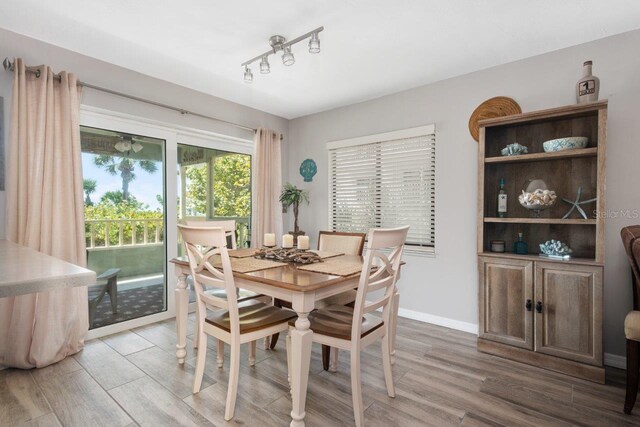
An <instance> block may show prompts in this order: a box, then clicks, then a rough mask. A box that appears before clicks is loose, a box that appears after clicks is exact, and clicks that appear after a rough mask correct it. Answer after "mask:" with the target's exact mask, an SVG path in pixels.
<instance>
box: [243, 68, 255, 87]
mask: <svg viewBox="0 0 640 427" xmlns="http://www.w3.org/2000/svg"><path fill="white" fill-rule="evenodd" d="M252 81H253V73H252V72H251V68H249V67H247V66H246V65H245V66H244V82H245V83H251V82H252Z"/></svg>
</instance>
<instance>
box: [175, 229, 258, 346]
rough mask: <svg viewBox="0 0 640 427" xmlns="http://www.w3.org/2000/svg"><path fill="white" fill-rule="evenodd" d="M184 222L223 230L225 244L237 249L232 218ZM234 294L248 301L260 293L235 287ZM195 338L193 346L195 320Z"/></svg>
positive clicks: (214, 291) (221, 294) (217, 292)
mask: <svg viewBox="0 0 640 427" xmlns="http://www.w3.org/2000/svg"><path fill="white" fill-rule="evenodd" d="M184 223H185V224H186V225H188V226H192V227H218V228H222V229H223V230H224V234H225V239H226V241H227V244H229V242H230V243H231V249H237V246H238V245H237V242H236V221H235V220H234V219H230V220H221V221H204V220H189V219H188V220H185V221H184ZM206 292H207V293H209V294H211V295H213V296H215V297H218V298H226V297H227V293H226V291H225V290H224V289H210V290H208V291H206ZM236 296H237V297H238V302H244V301H248V300H251V299H254V298H259V297H261V296H262V295H260V294H256V293H255V292H251V291H247V290H246V289H240V288H238V289H236ZM197 317H198V304H196V318H197ZM195 337H196V338H195V339H194V340H193V348H198V339H197V337H198V323H197V322H196V330H195Z"/></svg>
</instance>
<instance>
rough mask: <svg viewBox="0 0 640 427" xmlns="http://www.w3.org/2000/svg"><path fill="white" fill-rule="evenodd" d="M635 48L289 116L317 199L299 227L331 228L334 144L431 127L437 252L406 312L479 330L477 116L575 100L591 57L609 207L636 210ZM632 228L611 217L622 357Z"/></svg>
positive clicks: (638, 35)
mask: <svg viewBox="0 0 640 427" xmlns="http://www.w3.org/2000/svg"><path fill="white" fill-rule="evenodd" d="M638 46H640V31H634V32H630V33H626V34H622V35H618V36H615V37H610V38H606V39H602V40H598V41H594V42H591V43H587V44H584V45H580V46H576V47H572V48H568V49H564V50H561V51H557V52H552V53H549V54H545V55H541V56H537V57H533V58H529V59H526V60H522V61H518V62H515V63H511V64H506V65H501V66H497V67H494V68H490V69H486V70H483V71H479V72H475V73H472V74H468V75H464V76H460V77H456V78H452V79H449V80H445V81H441V82H438V83H434V84H431V85H427V86H422V87H418V88H415V89H411V90H407V91H404V92H400V93H396V94H393V95H389V96H385V97H382V98H378V99H375V100H371V101H367V102H363V103H360V104H355V105H350V106H347V107H343V108H338V109H334V110H331V111H327V112H323V113H319V114H314V115H310V116H306V117H302V118H298V119H294V120H292V121H291V123H290V127H289V129H290V139H291V145H290V147H291V152H290V154H289V155H290V171H289V176H290V177H292V179H293V181H294V182H295V183H296V184H298V185H301V186H302V187H304V188H307V189H309V191H310V196H311V205H310V207H306V206H305V207H302V208H301V214H300V216H301V227H302V229H304V230H305V231H307V232H308V233H309V234H310V235H311V236H312V237H313V238H314V239H315V238H316V237H317V232H318V230H320V229H325V228H326V227H327V221H328V213H327V192H328V184H327V162H328V159H327V151H326V148H325V144H326V143H327V142H328V141H333V140H340V139H344V138H351V137H357V136H362V135H368V134H375V133H380V132H387V131H393V130H398V129H404V128H410V127H415V126H421V125H426V124H430V123H435V125H436V132H437V148H436V153H437V163H436V165H437V166H436V169H437V172H436V189H437V190H436V242H437V243H436V245H437V246H436V251H437V255H436V256H435V257H433V258H425V257H415V256H408V257H406V259H407V266H406V269H405V270H404V271H403V278H402V281H401V283H400V291H401V301H400V306H401V307H402V308H404V309H405V310H411V311H413V313H409V314H412V315H414V316H416V317H420V318H423V319H425V320H431V321H435V322H441V323H445V324H450V325H452V326H454V327H458V328H462V329H469V330H471V329H474V328H476V326H475V325H477V323H478V320H477V316H478V310H477V271H476V249H475V242H476V240H475V235H476V224H475V211H476V192H477V190H476V173H477V166H476V158H477V152H476V149H477V143H476V142H475V141H474V140H473V139H472V138H471V136H470V135H469V131H468V128H467V123H468V120H469V116H470V114H471V112H472V111H473V109H474V108H475V107H476V106H477V105H478V104H479V103H481V102H482V101H484V100H485V99H487V98H491V97H493V96H498V95H505V96H510V97H513V98H514V99H515V100H516V101H518V103H519V104H520V106H521V107H522V109H523V111H532V110H538V109H545V108H551V107H558V106H562V105H567V104H573V103H575V92H574V85H575V83H576V81H577V80H578V79H579V78H580V77H581V72H582V70H581V68H582V62H583V61H584V60H587V59H591V60H593V61H594V74H596V75H597V76H599V77H600V80H601V82H602V86H601V90H600V97H601V99H605V98H607V99H609V128H608V136H609V139H608V142H609V146H608V157H607V191H606V194H607V208H608V209H609V210H610V211H614V212H615V211H620V210H626V209H629V210H633V209H640V190H639V189H638V184H637V179H635V178H634V175H635V171H637V168H638V164H639V162H640V137H639V135H640V120H638V118H637V115H638V112H640V55H639V54H638ZM434 60H436V61H437V58H434ZM363 72H366V70H363ZM389 78H390V79H391V78H394V76H389ZM309 157H310V158H312V159H314V160H315V161H316V162H317V164H318V174H317V175H316V176H315V178H314V179H313V182H311V183H304V182H303V180H302V177H301V176H300V174H299V172H298V168H299V166H300V162H302V160H304V159H305V158H309ZM634 223H640V218H636V219H625V218H616V219H611V220H609V221H608V223H607V226H606V252H607V254H606V256H607V264H606V269H605V333H604V336H605V351H606V352H608V353H611V354H617V355H623V354H624V334H623V320H624V316H625V314H626V313H627V311H628V310H629V309H630V308H631V288H630V276H629V274H630V273H629V268H628V266H627V260H626V259H625V255H624V252H623V248H622V245H621V243H620V237H619V232H620V228H621V227H623V226H625V225H629V224H634ZM405 313H406V312H405ZM476 330H477V329H476ZM609 359H610V360H611V357H610V356H609ZM614 359H615V358H614ZM618 361H620V360H619V359H618Z"/></svg>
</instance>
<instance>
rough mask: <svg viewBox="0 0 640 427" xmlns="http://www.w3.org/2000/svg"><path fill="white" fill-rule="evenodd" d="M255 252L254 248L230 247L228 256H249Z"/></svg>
mask: <svg viewBox="0 0 640 427" xmlns="http://www.w3.org/2000/svg"><path fill="white" fill-rule="evenodd" d="M255 253H256V250H255V249H254V248H244V249H231V250H230V251H229V257H230V258H249V257H252V256H253V255H254V254H255Z"/></svg>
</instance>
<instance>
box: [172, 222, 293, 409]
mask: <svg viewBox="0 0 640 427" xmlns="http://www.w3.org/2000/svg"><path fill="white" fill-rule="evenodd" d="M178 227H179V228H180V231H181V233H182V239H183V242H184V246H185V250H186V252H187V255H188V257H189V268H190V270H191V276H192V278H193V284H194V288H195V290H196V297H197V298H196V304H197V306H198V310H197V318H196V322H197V324H198V337H197V339H198V341H199V345H198V355H197V361H196V372H195V378H194V382H193V392H194V393H198V392H199V391H200V387H201V385H202V377H203V375H204V366H205V360H206V354H207V336H212V337H215V338H216V339H217V340H218V347H217V364H218V367H219V368H221V367H222V366H223V362H224V343H227V344H229V345H230V347H231V352H230V353H231V356H230V366H229V385H228V389H227V401H226V406H225V416H224V418H225V420H230V419H232V418H233V414H234V410H235V402H236V395H237V391H238V377H239V373H240V345H241V344H246V343H248V344H249V364H250V365H251V366H253V365H254V364H255V354H256V353H255V352H256V340H258V339H263V338H266V337H268V336H270V335H272V334H274V333H279V332H281V331H286V330H287V329H288V321H289V320H290V319H292V318H295V317H296V314H295V313H293V312H291V311H289V310H283V309H280V308H277V307H274V306H272V305H266V304H264V303H261V302H259V301H257V300H249V301H245V302H240V303H239V302H238V298H237V296H236V286H235V281H234V278H233V272H232V270H231V261H230V260H229V254H228V251H227V247H226V245H227V240H226V237H225V232H224V230H223V229H222V228H213V227H193V226H187V225H178ZM205 286H211V287H215V288H220V289H224V290H225V291H226V298H220V297H218V296H216V295H215V294H211V293H207V292H205ZM207 306H208V307H210V308H213V307H218V308H219V309H217V310H214V311H213V312H212V313H211V314H210V315H209V316H207Z"/></svg>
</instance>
